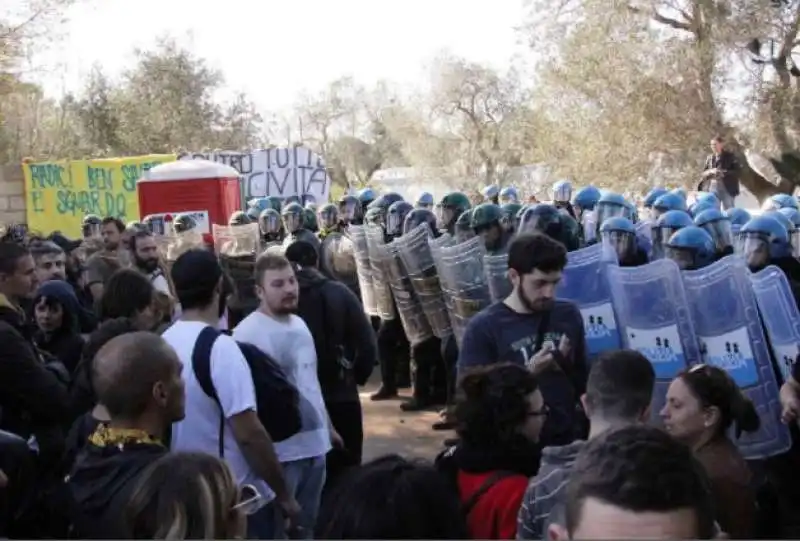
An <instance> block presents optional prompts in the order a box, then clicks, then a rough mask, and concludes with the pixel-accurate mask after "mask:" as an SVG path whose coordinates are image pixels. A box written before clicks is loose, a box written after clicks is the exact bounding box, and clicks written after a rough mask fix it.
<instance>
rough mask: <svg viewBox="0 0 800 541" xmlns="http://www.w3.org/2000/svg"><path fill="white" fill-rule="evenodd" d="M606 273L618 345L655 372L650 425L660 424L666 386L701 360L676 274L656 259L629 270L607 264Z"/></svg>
mask: <svg viewBox="0 0 800 541" xmlns="http://www.w3.org/2000/svg"><path fill="white" fill-rule="evenodd" d="M606 272H608V285H609V287H610V288H611V303H612V305H613V306H614V313H615V314H616V316H617V326H618V328H619V334H620V338H621V339H622V345H623V347H626V348H629V349H635V350H636V351H638V352H640V353H641V354H642V355H644V356H645V357H647V359H648V360H649V361H650V363H652V365H653V370H654V371H655V373H656V385H655V389H654V392H653V401H652V403H651V421H652V422H653V423H656V424H661V419H660V417H659V412H660V411H661V409H662V408H663V407H664V404H665V402H666V396H667V388H668V387H669V384H670V382H671V381H672V380H673V378H675V376H676V375H677V374H678V373H679V372H681V371H682V370H684V369H686V368H687V367H688V366H689V365H691V364H695V363H697V362H698V361H699V359H700V352H699V351H698V348H697V339H696V337H695V333H694V328H693V324H692V318H691V316H690V314H689V306H688V304H687V303H686V293H685V291H684V289H683V281H682V280H681V273H680V270H679V269H678V266H677V265H676V264H675V262H674V261H672V260H669V259H661V260H658V261H654V262H652V263H648V264H647V265H642V266H640V267H633V268H622V267H618V266H613V265H610V266H608V267H607V269H606Z"/></svg>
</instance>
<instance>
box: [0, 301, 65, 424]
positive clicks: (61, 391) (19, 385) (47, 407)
mask: <svg viewBox="0 0 800 541" xmlns="http://www.w3.org/2000/svg"><path fill="white" fill-rule="evenodd" d="M0 344H2V347H0V429H3V430H8V431H9V432H13V433H15V434H19V435H20V436H22V437H23V438H28V437H29V436H31V435H33V434H35V433H38V432H40V431H42V430H50V429H52V428H55V427H59V426H60V425H61V424H62V423H66V422H67V421H68V417H69V415H68V411H67V408H66V405H67V401H68V398H69V397H68V395H67V388H68V385H69V382H68V380H67V378H65V374H63V371H64V367H63V366H61V365H60V363H46V362H45V359H44V357H43V356H42V355H41V354H40V353H39V352H38V350H37V348H36V346H35V345H34V343H33V339H32V336H31V333H30V328H29V327H27V326H26V325H25V314H24V313H23V312H22V310H21V309H20V308H19V307H18V306H16V305H14V304H13V303H12V302H10V301H9V300H8V298H7V297H6V296H5V295H0Z"/></svg>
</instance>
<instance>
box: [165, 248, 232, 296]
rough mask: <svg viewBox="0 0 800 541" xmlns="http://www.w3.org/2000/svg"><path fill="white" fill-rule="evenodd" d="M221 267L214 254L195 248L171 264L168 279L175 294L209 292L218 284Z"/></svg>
mask: <svg viewBox="0 0 800 541" xmlns="http://www.w3.org/2000/svg"><path fill="white" fill-rule="evenodd" d="M221 276H222V267H221V266H220V264H219V261H218V260H217V256H216V254H214V253H213V252H209V251H208V250H203V249H201V248H195V249H192V250H189V251H187V252H184V253H182V254H181V255H180V256H178V259H176V260H175V262H174V263H173V264H172V270H171V271H170V277H171V278H172V284H173V285H174V286H175V293H177V294H178V296H180V294H181V293H194V292H198V293H199V292H204V291H211V290H212V289H214V288H215V287H216V286H217V284H218V283H219V279H220V277H221Z"/></svg>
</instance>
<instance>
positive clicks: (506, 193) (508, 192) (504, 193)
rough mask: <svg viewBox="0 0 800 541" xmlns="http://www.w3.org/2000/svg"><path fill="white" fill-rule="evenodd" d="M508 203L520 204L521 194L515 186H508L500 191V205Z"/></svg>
mask: <svg viewBox="0 0 800 541" xmlns="http://www.w3.org/2000/svg"><path fill="white" fill-rule="evenodd" d="M508 203H517V204H519V193H517V189H516V188H515V187H514V186H506V187H505V188H503V189H502V190H500V205H507V204H508Z"/></svg>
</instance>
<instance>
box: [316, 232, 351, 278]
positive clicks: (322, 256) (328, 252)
mask: <svg viewBox="0 0 800 541" xmlns="http://www.w3.org/2000/svg"><path fill="white" fill-rule="evenodd" d="M319 267H320V270H321V271H322V272H323V273H324V274H325V275H326V276H328V277H329V278H333V279H334V280H338V281H339V282H342V283H343V284H344V285H346V286H347V287H349V288H350V289H352V290H354V291H358V272H357V270H356V252H355V246H354V245H353V241H352V240H350V238H349V237H347V236H346V235H343V234H341V233H338V232H336V231H334V232H332V233H329V234H328V235H327V236H326V237H325V238H324V239H323V240H322V243H321V244H320V251H319Z"/></svg>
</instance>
